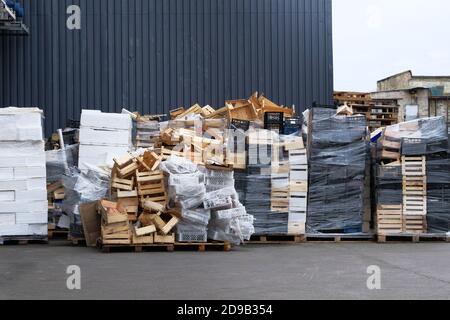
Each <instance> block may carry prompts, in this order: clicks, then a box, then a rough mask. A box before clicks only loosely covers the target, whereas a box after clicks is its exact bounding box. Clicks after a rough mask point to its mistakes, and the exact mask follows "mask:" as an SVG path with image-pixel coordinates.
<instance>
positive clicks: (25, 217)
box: [16, 211, 48, 224]
mask: <svg viewBox="0 0 450 320" xmlns="http://www.w3.org/2000/svg"><path fill="white" fill-rule="evenodd" d="M47 219H48V213H47V211H44V212H27V213H21V212H19V213H16V223H17V224H33V223H38V224H39V223H47Z"/></svg>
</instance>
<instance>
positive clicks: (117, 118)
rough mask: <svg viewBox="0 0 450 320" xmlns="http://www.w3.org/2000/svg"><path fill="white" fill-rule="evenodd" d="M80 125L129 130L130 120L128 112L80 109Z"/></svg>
mask: <svg viewBox="0 0 450 320" xmlns="http://www.w3.org/2000/svg"><path fill="white" fill-rule="evenodd" d="M80 124H81V126H82V127H91V128H103V129H118V130H131V128H132V125H133V124H132V121H131V117H130V116H129V115H128V114H120V113H103V112H101V111H99V110H82V112H81V121H80Z"/></svg>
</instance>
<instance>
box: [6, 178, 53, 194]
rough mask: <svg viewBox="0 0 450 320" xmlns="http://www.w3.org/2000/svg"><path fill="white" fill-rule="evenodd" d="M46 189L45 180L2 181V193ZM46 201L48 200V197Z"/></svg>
mask: <svg viewBox="0 0 450 320" xmlns="http://www.w3.org/2000/svg"><path fill="white" fill-rule="evenodd" d="M46 188H47V183H46V179H45V178H31V179H26V180H8V181H0V191H29V190H46ZM45 199H47V196H46V197H45Z"/></svg>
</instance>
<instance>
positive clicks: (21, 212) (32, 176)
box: [0, 108, 48, 237]
mask: <svg viewBox="0 0 450 320" xmlns="http://www.w3.org/2000/svg"><path fill="white" fill-rule="evenodd" d="M42 118H43V117H42V111H41V110H39V109H37V108H21V109H18V108H4V109H0V237H5V236H6V237H9V236H11V237H21V236H39V237H43V236H46V235H47V210H48V203H47V190H46V168H45V151H44V150H45V145H44V141H43V130H42Z"/></svg>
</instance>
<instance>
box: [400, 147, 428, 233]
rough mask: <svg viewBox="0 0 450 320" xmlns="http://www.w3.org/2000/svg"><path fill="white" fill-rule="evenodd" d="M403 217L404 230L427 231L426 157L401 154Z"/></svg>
mask: <svg viewBox="0 0 450 320" xmlns="http://www.w3.org/2000/svg"><path fill="white" fill-rule="evenodd" d="M402 174H403V219H404V232H406V233H426V232H427V219H426V215H427V176H426V157H425V156H421V157H417V156H403V157H402Z"/></svg>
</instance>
